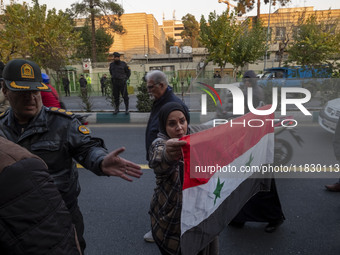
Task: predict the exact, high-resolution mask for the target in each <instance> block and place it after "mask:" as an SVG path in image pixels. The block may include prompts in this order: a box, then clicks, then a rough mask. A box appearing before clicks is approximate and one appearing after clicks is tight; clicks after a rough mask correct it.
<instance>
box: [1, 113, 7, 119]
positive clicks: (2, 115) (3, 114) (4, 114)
mask: <svg viewBox="0 0 340 255" xmlns="http://www.w3.org/2000/svg"><path fill="white" fill-rule="evenodd" d="M7 115H8V111H4V112H2V113H0V119H2V118H4V117H5V116H7Z"/></svg>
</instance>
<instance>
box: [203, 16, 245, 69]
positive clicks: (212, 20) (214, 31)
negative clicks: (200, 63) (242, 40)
mask: <svg viewBox="0 0 340 255" xmlns="http://www.w3.org/2000/svg"><path fill="white" fill-rule="evenodd" d="M200 27H201V30H200V40H201V42H202V44H203V46H204V47H206V48H207V49H208V51H209V56H208V61H213V62H214V64H218V66H219V67H221V68H223V67H224V66H225V65H226V63H229V62H231V58H230V56H231V54H232V52H233V50H234V48H233V47H234V45H235V41H236V40H237V36H238V30H239V29H238V25H237V24H236V18H235V16H234V14H233V13H231V14H229V13H228V11H224V12H223V13H222V14H221V15H217V14H216V12H215V11H214V12H211V13H210V14H209V18H208V22H207V21H206V20H205V18H204V16H202V17H201V21H200Z"/></svg>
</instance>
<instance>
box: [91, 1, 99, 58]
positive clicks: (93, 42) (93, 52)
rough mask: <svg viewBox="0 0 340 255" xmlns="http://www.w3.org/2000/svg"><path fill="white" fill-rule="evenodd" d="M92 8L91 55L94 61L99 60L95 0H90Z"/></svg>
mask: <svg viewBox="0 0 340 255" xmlns="http://www.w3.org/2000/svg"><path fill="white" fill-rule="evenodd" d="M90 9H91V46H92V47H91V57H92V61H91V62H92V63H95V62H97V54H96V52H97V51H96V25H95V17H94V5H93V0H90Z"/></svg>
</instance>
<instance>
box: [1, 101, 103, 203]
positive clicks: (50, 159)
mask: <svg viewBox="0 0 340 255" xmlns="http://www.w3.org/2000/svg"><path fill="white" fill-rule="evenodd" d="M17 126H18V125H16V124H15V119H14V115H13V112H12V110H9V111H7V112H6V113H5V114H3V115H2V116H1V117H0V129H2V131H3V133H4V135H5V136H6V137H7V139H9V140H10V141H13V142H15V143H17V144H19V145H21V146H23V147H24V148H26V149H28V150H29V151H30V152H32V153H33V154H35V155H37V156H39V157H40V158H42V159H43V160H44V161H45V162H46V164H47V166H48V169H49V173H50V174H51V175H52V177H53V179H54V181H55V183H56V185H57V187H58V189H59V191H60V193H61V195H62V196H63V199H64V201H65V203H66V205H67V207H68V208H69V209H71V207H72V206H74V205H75V204H76V203H77V197H78V195H79V193H80V186H79V183H78V171H77V167H76V163H75V162H74V160H73V159H75V160H76V161H77V162H79V163H80V164H81V165H83V166H84V167H85V168H87V169H89V170H91V171H92V172H94V173H95V174H97V175H104V173H103V172H102V170H101V168H100V164H101V162H102V160H103V159H104V157H105V156H106V155H107V153H108V152H107V149H106V148H105V145H104V142H103V140H102V139H100V138H93V137H91V136H90V135H89V130H88V129H87V128H86V127H85V126H82V125H81V124H80V122H79V121H78V119H77V118H76V117H75V115H74V114H72V113H71V112H66V111H65V110H62V109H58V108H53V107H52V108H46V107H43V108H42V110H41V111H40V113H39V114H38V115H37V116H35V118H34V119H33V120H32V121H31V122H30V123H29V125H28V126H27V127H26V128H25V129H24V131H20V130H18V127H17Z"/></svg>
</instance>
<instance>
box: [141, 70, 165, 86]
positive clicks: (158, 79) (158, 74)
mask: <svg viewBox="0 0 340 255" xmlns="http://www.w3.org/2000/svg"><path fill="white" fill-rule="evenodd" d="M145 80H146V81H150V80H151V81H153V82H154V84H157V83H163V84H164V85H166V86H168V85H169V83H168V79H167V77H166V75H165V73H163V72H162V71H159V70H153V71H150V72H148V73H147V74H146V76H145Z"/></svg>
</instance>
